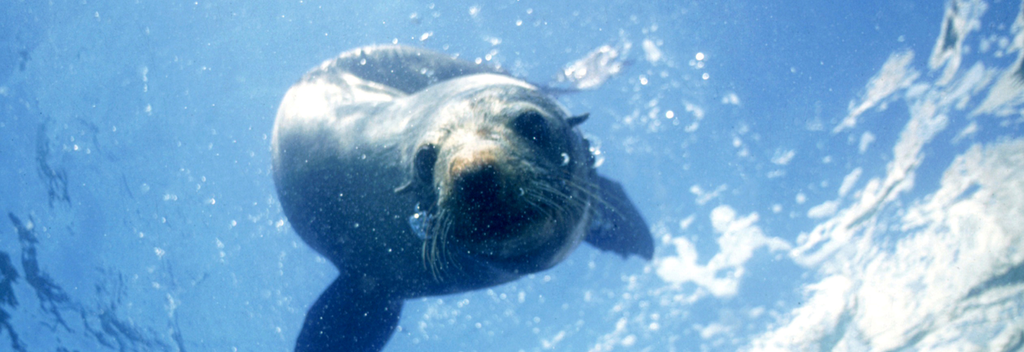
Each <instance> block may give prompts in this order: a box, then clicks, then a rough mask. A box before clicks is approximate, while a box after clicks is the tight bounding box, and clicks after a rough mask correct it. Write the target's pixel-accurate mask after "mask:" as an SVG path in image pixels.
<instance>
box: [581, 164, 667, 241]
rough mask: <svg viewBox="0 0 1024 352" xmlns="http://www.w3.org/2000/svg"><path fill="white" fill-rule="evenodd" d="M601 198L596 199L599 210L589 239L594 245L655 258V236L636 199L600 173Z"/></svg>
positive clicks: (595, 179)
mask: <svg viewBox="0 0 1024 352" xmlns="http://www.w3.org/2000/svg"><path fill="white" fill-rule="evenodd" d="M594 181H595V183H596V184H597V189H598V190H597V191H598V195H599V196H600V197H601V199H600V200H599V201H596V202H594V208H595V209H596V210H597V211H596V214H595V216H594V219H593V220H592V221H591V223H590V230H589V233H587V238H586V241H587V243H590V244H591V245H593V246H594V247H597V248H599V249H602V250H606V251H612V252H615V253H618V254H619V255H622V257H623V258H625V257H627V256H629V255H630V254H634V255H638V256H640V257H642V258H644V259H647V260H651V258H653V257H654V240H653V239H652V238H651V230H650V229H648V228H647V222H645V221H644V218H643V217H641V216H640V212H639V211H637V210H636V207H635V206H634V205H633V202H631V201H630V200H629V197H627V196H626V192H625V191H623V190H622V186H621V185H619V183H618V182H615V181H612V180H609V179H607V178H604V177H601V176H596V175H595V177H594Z"/></svg>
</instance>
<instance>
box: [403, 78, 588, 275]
mask: <svg viewBox="0 0 1024 352" xmlns="http://www.w3.org/2000/svg"><path fill="white" fill-rule="evenodd" d="M436 113H437V114H440V115H443V116H439V117H438V118H437V119H435V120H434V121H436V123H438V124H440V125H439V126H437V127H438V128H436V129H433V130H435V131H439V133H438V134H437V135H435V136H431V137H430V138H426V140H425V141H424V142H422V143H421V144H420V145H419V146H418V147H417V151H416V152H415V156H414V160H413V163H412V164H413V165H414V169H415V170H414V172H413V173H414V174H415V175H416V176H415V177H416V178H417V179H418V182H419V183H420V184H422V185H424V186H426V185H429V187H421V188H420V189H421V190H422V191H421V192H420V193H421V200H425V201H426V202H427V203H428V204H432V205H433V206H432V207H431V208H432V210H431V213H432V217H431V219H432V220H431V222H430V223H429V224H428V226H427V231H426V232H427V240H426V242H425V245H424V259H425V261H426V262H427V263H428V265H430V267H431V268H432V269H433V270H435V272H436V271H438V270H444V269H445V268H446V267H448V265H446V262H448V261H449V260H451V259H452V258H465V257H469V258H470V259H473V260H475V261H477V262H480V263H483V264H487V265H491V266H492V267H494V268H495V269H498V270H504V271H508V272H513V273H517V274H525V273H531V272H536V271H539V270H543V269H547V268H549V267H551V266H553V265H554V264H556V263H558V262H559V261H561V260H562V259H564V257H565V256H566V255H567V254H568V253H569V252H571V250H572V249H573V248H575V247H576V245H577V244H579V242H580V240H581V239H582V238H583V236H584V235H585V231H584V230H585V229H586V227H587V223H588V222H589V216H590V215H589V214H590V212H591V202H592V201H593V200H594V197H593V194H594V191H593V189H592V188H593V185H592V181H591V179H590V177H591V175H592V174H593V171H592V170H593V157H592V156H591V154H590V151H589V146H588V144H587V142H586V140H585V139H583V138H582V136H581V135H580V133H579V132H578V131H577V130H576V129H575V128H574V127H575V126H576V125H577V124H579V123H581V122H583V120H584V119H585V118H586V116H581V117H568V116H567V115H566V114H565V112H564V109H563V108H562V107H561V106H559V105H558V104H557V103H556V102H555V101H553V100H552V99H551V98H549V97H547V96H545V95H543V94H541V93H539V92H538V91H537V90H535V89H532V87H523V86H518V85H495V86H488V87H485V88H482V89H476V90H471V91H467V92H464V93H463V94H462V95H461V96H459V97H458V98H457V99H452V100H451V102H449V103H446V104H443V105H442V107H441V108H439V109H438V110H437V112H436ZM455 260H461V259H455Z"/></svg>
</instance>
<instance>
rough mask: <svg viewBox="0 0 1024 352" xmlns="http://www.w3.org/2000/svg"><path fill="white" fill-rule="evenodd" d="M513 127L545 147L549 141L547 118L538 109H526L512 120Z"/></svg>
mask: <svg viewBox="0 0 1024 352" xmlns="http://www.w3.org/2000/svg"><path fill="white" fill-rule="evenodd" d="M512 129H513V130H515V131H516V133H518V134H519V135H520V136H522V137H523V138H525V139H527V140H531V141H533V142H534V143H537V144H538V145H540V146H542V147H545V146H547V145H548V142H549V138H550V137H549V131H548V123H547V120H545V119H544V116H542V115H541V114H540V113H539V112H537V111H526V112H523V113H522V114H519V116H516V119H515V120H514V121H512Z"/></svg>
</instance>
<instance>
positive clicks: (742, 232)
mask: <svg viewBox="0 0 1024 352" xmlns="http://www.w3.org/2000/svg"><path fill="white" fill-rule="evenodd" d="M757 221H758V215H757V213H751V214H749V215H747V216H743V217H737V214H736V211H735V210H733V209H732V208H731V207H729V206H724V205H723V206H719V207H717V208H715V209H714V210H712V211H711V224H712V226H713V227H714V229H715V233H716V234H717V235H718V236H717V238H716V241H717V243H718V246H719V248H720V249H721V250H720V251H719V252H718V253H716V254H715V255H714V257H712V258H711V260H709V261H708V263H707V264H706V265H700V264H698V263H697V260H698V256H697V249H696V247H694V245H693V243H692V242H690V241H689V240H687V239H686V238H682V237H677V238H673V239H672V240H671V243H672V245H673V246H674V247H675V249H676V255H674V256H671V255H670V256H667V257H663V258H661V259H660V261H659V263H658V264H657V273H658V276H659V277H661V278H662V280H665V281H667V282H670V283H673V284H683V283H687V282H692V283H694V284H697V285H698V286H699V287H700V288H701V289H703V290H706V291H707V292H708V293H711V294H712V295H714V296H717V297H731V296H733V295H735V294H736V291H737V289H738V287H739V283H740V281H741V280H742V278H743V275H744V273H745V268H744V264H745V263H746V262H747V261H748V260H750V258H751V257H753V255H754V251H755V250H757V249H760V248H762V247H767V248H768V249H769V250H771V251H787V250H789V249H790V247H791V245H790V244H789V243H786V241H783V240H781V239H778V238H775V237H769V236H766V235H765V234H764V232H763V231H762V230H761V228H760V227H759V226H757V225H756V224H757Z"/></svg>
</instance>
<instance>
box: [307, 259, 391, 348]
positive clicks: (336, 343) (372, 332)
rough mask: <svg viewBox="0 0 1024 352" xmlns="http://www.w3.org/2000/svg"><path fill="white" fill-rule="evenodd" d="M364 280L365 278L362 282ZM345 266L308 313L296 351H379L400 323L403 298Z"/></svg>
mask: <svg viewBox="0 0 1024 352" xmlns="http://www.w3.org/2000/svg"><path fill="white" fill-rule="evenodd" d="M361 281H362V282H361ZM366 281H367V280H360V279H358V278H355V279H353V278H349V277H348V276H347V275H345V273H344V270H343V273H342V275H341V276H340V277H338V278H337V279H335V280H334V283H332V284H331V286H330V287H328V288H327V290H326V291H324V293H322V294H320V298H319V299H317V300H316V303H314V304H313V307H311V308H310V309H309V312H307V313H306V322H305V323H304V325H303V326H302V332H300V333H299V338H298V340H297V341H296V342H295V351H296V352H307V351H309V352H314V351H317V352H318V351H353V352H377V351H380V350H381V349H382V348H384V344H385V343H387V342H388V338H390V337H391V333H392V332H394V331H395V326H397V325H398V317H399V315H400V313H401V311H402V299H401V298H395V297H394V295H392V294H390V293H389V292H388V291H389V290H388V289H387V288H386V287H381V285H379V284H375V283H373V282H366Z"/></svg>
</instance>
